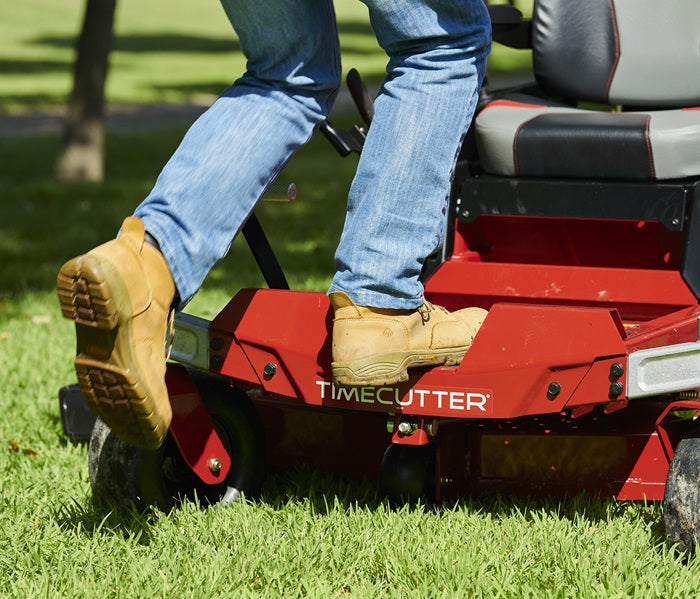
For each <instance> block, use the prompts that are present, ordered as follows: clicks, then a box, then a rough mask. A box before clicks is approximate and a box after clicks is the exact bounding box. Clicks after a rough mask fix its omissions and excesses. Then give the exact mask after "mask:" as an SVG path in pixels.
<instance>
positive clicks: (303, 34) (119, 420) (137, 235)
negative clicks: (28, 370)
mask: <svg viewBox="0 0 700 599" xmlns="http://www.w3.org/2000/svg"><path fill="white" fill-rule="evenodd" d="M222 3H223V5H224V8H225V10H226V13H227V14H228V16H229V18H230V20H231V22H232V24H233V26H234V28H235V29H236V31H237V32H238V35H239V39H240V42H241V48H242V50H243V52H244V53H245V55H246V57H247V59H248V63H247V68H248V71H247V72H246V74H245V75H244V76H243V77H242V78H241V79H239V80H238V81H237V82H236V83H235V84H234V85H233V86H232V87H230V88H229V89H228V90H227V91H226V92H225V93H224V94H223V95H222V97H221V98H220V99H219V100H217V102H215V104H214V105H213V106H212V107H211V108H210V109H209V110H208V111H207V112H206V113H205V114H204V115H203V116H202V117H201V118H200V119H198V120H197V122H196V123H195V124H194V125H193V126H192V127H191V129H190V130H189V132H188V133H187V135H186V136H185V138H184V140H183V142H182V144H181V145H180V147H179V148H178V149H177V151H176V152H175V154H174V155H173V157H172V158H171V160H170V161H169V162H168V164H167V165H166V166H165V168H164V169H163V171H162V173H161V175H160V177H159V178H158V181H157V182H156V185H155V187H154V189H153V191H152V192H151V194H150V195H149V196H148V197H147V198H146V200H144V202H143V203H142V204H141V205H140V206H139V207H138V208H137V210H136V212H135V215H134V217H130V218H127V219H126V220H125V221H124V224H123V226H122V231H121V234H120V236H119V238H118V239H116V240H113V241H110V242H108V243H106V244H103V245H102V246H100V247H99V248H95V249H94V250H92V251H91V252H88V253H87V254H84V255H82V256H78V257H77V258H74V259H72V260H70V261H68V262H67V263H66V264H64V266H63V267H62V268H61V271H60V272H59V275H58V281H57V286H58V294H59V301H60V303H61V309H62V312H63V314H64V315H65V316H66V317H67V318H70V319H72V320H74V321H75V323H76V335H77V356H76V359H75V368H76V373H77V375H78V381H79V383H80V386H81V389H82V391H83V394H84V395H85V397H86V399H87V400H88V402H89V403H90V405H91V407H92V408H93V410H94V411H95V412H96V413H97V415H98V416H100V417H101V418H102V420H104V421H105V423H106V424H107V425H108V426H109V427H110V428H111V429H112V431H113V432H114V433H115V434H116V435H117V436H119V437H120V438H122V439H123V440H125V441H127V442H129V443H132V444H134V445H138V446H142V447H147V448H155V447H158V446H159V445H160V443H161V442H162V440H163V438H164V437H165V434H166V433H167V430H168V427H169V424H170V419H171V416H172V411H171V408H170V403H169V400H168V393H167V388H166V386H165V381H164V373H165V354H164V349H165V348H164V345H165V333H166V322H167V317H168V312H169V310H170V306H171V303H172V302H173V300H174V297H176V293H179V297H180V298H181V300H182V302H181V303H184V302H186V301H188V300H189V299H190V298H191V296H192V295H193V294H194V293H195V292H196V291H197V289H198V288H199V286H200V284H201V282H202V281H203V279H204V277H205V276H206V274H207V273H208V272H209V269H210V268H211V267H212V265H213V264H214V263H215V262H216V261H217V260H218V259H219V258H221V257H222V256H223V255H224V254H225V253H226V251H227V250H228V247H229V245H230V243H231V241H232V239H233V237H234V236H235V235H236V234H237V233H238V232H239V231H240V229H241V227H242V225H243V223H244V222H245V220H246V219H247V217H248V215H249V214H250V212H251V211H252V209H253V207H254V206H255V204H256V203H257V201H258V200H259V198H260V196H261V195H262V193H263V192H264V190H265V189H266V187H267V186H268V185H269V183H270V182H271V180H272V179H273V178H274V177H275V175H276V174H277V173H278V172H279V171H280V170H281V168H282V167H283V166H284V164H285V163H286V162H287V160H288V159H289V157H290V156H291V155H292V153H293V152H294V151H295V150H296V149H297V148H298V147H299V146H300V145H302V144H303V143H304V142H305V141H307V140H308V138H309V137H310V136H311V135H312V133H313V131H314V128H315V126H316V125H317V124H318V123H319V122H320V121H321V120H322V119H323V118H324V117H325V115H326V114H327V112H328V111H329V110H330V106H331V104H332V102H333V98H334V97H335V93H336V91H337V87H338V85H339V80H340V64H339V56H338V41H337V29H336V25H335V16H334V13H333V6H332V2H331V0H321V1H319V0H222ZM159 250H160V251H159ZM161 252H162V253H161Z"/></svg>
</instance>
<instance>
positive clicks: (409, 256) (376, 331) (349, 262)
mask: <svg viewBox="0 0 700 599" xmlns="http://www.w3.org/2000/svg"><path fill="white" fill-rule="evenodd" d="M363 2H365V4H367V5H368V7H369V10H370V19H371V22H372V26H373V28H374V30H375V32H376V34H377V39H378V40H379V43H380V45H381V46H382V47H383V48H384V49H385V51H386V52H387V54H388V56H389V64H388V68H387V78H386V80H385V82H384V85H383V86H382V88H381V91H380V93H379V96H378V97H377V99H376V102H375V114H374V120H373V121H372V125H371V126H370V129H369V132H368V135H367V140H366V142H365V145H364V148H363V151H362V156H361V158H360V162H359V166H358V170H357V174H356V176H355V179H354V181H353V184H352V187H351V190H350V195H349V199H348V213H347V217H346V221H345V227H344V229H343V234H342V237H341V240H340V245H339V247H338V250H337V252H336V269H337V272H336V275H335V277H334V279H333V282H332V284H331V288H330V290H329V295H330V299H331V302H332V304H333V306H334V308H335V320H334V329H333V362H332V371H333V376H334V379H335V380H336V382H338V383H340V384H348V385H384V384H392V383H395V382H398V381H403V380H406V379H407V378H408V373H407V368H410V367H413V366H425V365H434V364H446V365H450V364H458V363H459V362H460V361H461V359H462V357H463V356H464V353H465V352H466V350H467V349H468V347H469V346H470V345H471V343H472V340H473V338H474V335H475V334H476V331H477V330H478V328H479V326H480V325H481V323H482V321H483V319H484V317H485V311H484V310H480V309H466V310H460V311H458V312H456V313H454V314H449V313H448V312H447V311H445V310H443V309H440V308H436V307H434V306H431V305H430V304H424V298H423V286H422V284H421V282H420V273H421V269H422V266H423V262H424V260H425V258H426V257H427V256H428V255H429V254H430V253H431V252H432V251H433V250H435V249H436V248H437V247H438V246H439V244H440V243H441V242H442V238H443V235H444V228H445V223H446V220H445V219H446V209H447V203H448V199H449V192H450V186H451V178H452V172H453V169H454V165H455V162H456V159H457V154H458V152H459V149H460V146H461V142H462V139H463V138H464V135H465V133H466V131H467V129H468V127H469V124H470V123H471V120H472V116H473V114H474V109H475V106H476V100H477V97H478V90H479V87H480V85H481V80H482V78H483V74H484V68H485V59H486V55H487V53H488V51H489V48H490V33H491V32H490V22H489V18H488V13H487V11H486V8H485V6H484V4H483V2H482V0H422V1H420V2H411V3H405V2H401V3H397V2H391V1H388V0H363Z"/></svg>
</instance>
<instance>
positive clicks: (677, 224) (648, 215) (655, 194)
mask: <svg viewBox="0 0 700 599" xmlns="http://www.w3.org/2000/svg"><path fill="white" fill-rule="evenodd" d="M693 186H694V183H693V182H690V183H689V182H668V183H667V182H664V183H655V182H649V183H638V182H630V181H603V180H598V181H589V180H576V179H571V180H568V179H552V180H550V179H515V178H510V177H494V176H489V175H481V176H478V177H472V178H467V179H465V180H464V181H463V183H462V188H461V194H460V196H461V197H460V203H459V208H458V212H457V217H458V218H459V220H460V221H461V222H472V221H473V220H475V219H476V218H477V217H479V216H480V215H482V214H501V215H511V216H552V217H561V218H567V217H568V218H602V219H619V220H645V221H659V222H661V223H663V225H664V226H665V227H666V228H667V229H668V230H669V231H682V230H683V229H684V227H685V226H686V218H687V214H686V211H687V207H688V197H689V193H690V190H691V189H692V188H693Z"/></svg>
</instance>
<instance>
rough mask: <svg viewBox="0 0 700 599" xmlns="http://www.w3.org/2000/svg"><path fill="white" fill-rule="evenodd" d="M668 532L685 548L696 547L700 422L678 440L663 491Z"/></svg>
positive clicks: (699, 519)
mask: <svg viewBox="0 0 700 599" xmlns="http://www.w3.org/2000/svg"><path fill="white" fill-rule="evenodd" d="M663 508H664V525H665V528H666V536H667V537H668V540H669V541H670V542H671V543H674V544H677V546H678V549H679V550H680V551H682V552H686V553H692V552H694V551H695V549H696V546H697V544H698V540H700V422H699V423H697V424H693V425H691V427H690V428H689V429H688V431H687V433H686V434H685V436H684V437H683V439H681V441H680V442H679V443H678V446H677V447H676V451H675V453H674V456H673V459H672V460H671V465H670V467H669V470H668V475H667V477H666V489H665V491H664V503H663Z"/></svg>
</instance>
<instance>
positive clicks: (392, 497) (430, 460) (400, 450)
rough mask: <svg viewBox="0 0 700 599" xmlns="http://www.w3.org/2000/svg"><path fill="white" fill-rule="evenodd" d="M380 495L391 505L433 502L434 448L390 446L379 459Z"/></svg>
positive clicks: (424, 446)
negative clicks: (380, 461) (380, 459)
mask: <svg viewBox="0 0 700 599" xmlns="http://www.w3.org/2000/svg"><path fill="white" fill-rule="evenodd" d="M379 491H380V493H382V494H383V495H385V496H386V497H388V499H389V501H390V502H391V503H394V504H402V503H416V502H418V501H432V500H433V499H434V495H435V492H434V491H435V446H434V445H432V444H428V445H398V444H392V445H389V447H387V449H386V451H385V452H384V457H383V458H382V466H381V470H380V474H379Z"/></svg>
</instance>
